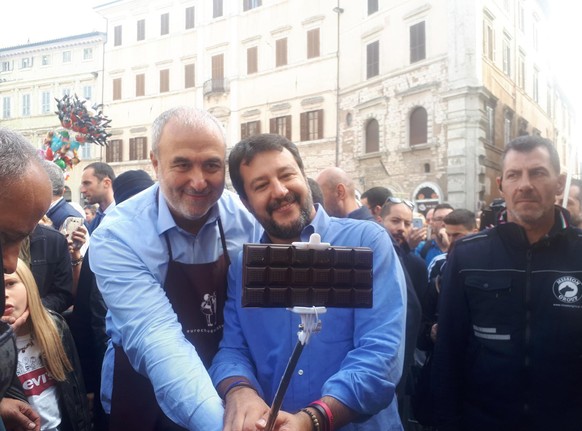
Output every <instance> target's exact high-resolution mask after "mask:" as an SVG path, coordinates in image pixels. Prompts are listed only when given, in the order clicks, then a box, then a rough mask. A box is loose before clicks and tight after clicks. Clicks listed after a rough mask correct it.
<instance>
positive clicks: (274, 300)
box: [242, 244, 373, 308]
mask: <svg viewBox="0 0 582 431" xmlns="http://www.w3.org/2000/svg"><path fill="white" fill-rule="evenodd" d="M372 265H373V256H372V250H371V249H370V248H367V247H332V246H330V247H328V248H326V249H323V250H314V249H310V248H297V247H295V246H293V245H281V244H245V245H244V246H243V286H242V287H243V292H242V306H243V307H295V306H303V307H311V306H323V307H347V308H371V307H372V269H373V267H372Z"/></svg>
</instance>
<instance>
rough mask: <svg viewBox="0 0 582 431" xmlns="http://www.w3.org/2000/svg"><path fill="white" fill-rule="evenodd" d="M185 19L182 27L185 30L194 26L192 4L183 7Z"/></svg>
mask: <svg viewBox="0 0 582 431" xmlns="http://www.w3.org/2000/svg"><path fill="white" fill-rule="evenodd" d="M185 20H186V23H185V25H184V28H185V29H186V30H188V29H191V28H194V6H190V7H187V8H186V9H185Z"/></svg>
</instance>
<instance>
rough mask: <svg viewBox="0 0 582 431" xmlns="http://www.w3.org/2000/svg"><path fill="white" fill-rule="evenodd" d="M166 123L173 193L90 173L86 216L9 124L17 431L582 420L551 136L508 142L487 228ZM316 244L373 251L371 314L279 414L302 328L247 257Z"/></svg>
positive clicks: (344, 319)
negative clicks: (254, 247)
mask: <svg viewBox="0 0 582 431" xmlns="http://www.w3.org/2000/svg"><path fill="white" fill-rule="evenodd" d="M152 130H153V132H152V134H153V136H152V151H151V162H152V167H153V170H154V171H155V174H156V179H157V181H154V180H153V179H152V178H151V177H150V176H149V175H148V174H147V173H146V172H145V171H143V170H133V171H127V172H124V173H122V174H120V175H118V176H116V175H115V173H114V171H113V169H112V168H111V166H109V165H108V164H107V163H102V162H95V163H91V164H89V165H88V166H86V167H85V168H84V170H83V173H82V184H81V192H82V193H83V196H84V198H85V200H86V201H87V204H88V205H87V206H85V208H82V210H83V212H84V214H83V213H81V212H80V211H79V209H77V208H75V207H73V206H71V205H70V204H69V203H68V202H66V200H65V199H64V196H63V194H64V185H65V184H64V178H63V175H62V172H59V169H60V168H58V167H57V168H56V169H55V167H56V165H54V164H52V163H47V162H46V161H41V160H40V159H39V158H38V157H37V155H36V151H35V149H34V147H33V146H32V145H31V144H30V143H28V142H27V141H26V140H25V139H24V138H23V137H22V136H21V135H19V134H17V133H15V132H12V131H10V130H7V129H0V181H1V182H2V191H0V203H1V204H0V206H1V207H2V211H0V245H1V247H2V260H3V269H4V277H3V280H2V283H1V284H2V290H3V292H4V293H3V294H2V298H3V299H2V301H3V302H2V304H1V305H2V309H3V310H4V313H3V316H2V321H1V322H0V325H1V326H0V329H1V333H0V354H2V355H3V356H2V364H0V365H2V370H4V371H3V373H0V377H1V378H2V381H1V382H0V383H1V384H0V390H1V391H2V393H0V397H2V398H1V401H0V418H1V421H0V430H4V429H6V430H8V431H11V430H35V431H37V430H59V431H90V430H95V431H102V430H111V431H121V430H124V431H126V430H130V431H131V430H136V431H137V430H139V431H143V430H147V431H149V430H151V431H171V430H204V431H213V430H216V431H219V430H226V431H239V430H270V429H271V427H272V429H275V430H280V431H285V430H305V431H311V430H314V431H332V430H341V431H351V430H370V431H378V430H382V431H384V430H388V431H389V430H410V431H420V430H434V429H436V430H444V431H448V430H459V431H460V430H502V431H504V430H508V431H509V430H512V431H514V430H518V431H521V430H524V431H525V430H528V431H529V430H533V431H537V430H547V429H559V430H566V431H567V430H578V429H579V428H580V423H582V421H581V419H582V410H581V409H580V408H579V406H580V405H581V401H582V362H581V361H580V358H581V357H582V341H581V340H582V337H581V335H582V334H581V333H580V332H582V261H581V260H580V255H579V254H578V252H582V230H580V227H582V210H581V209H582V205H581V201H582V183H581V182H579V181H578V180H573V181H572V182H571V183H569V187H570V189H569V190H568V191H567V193H566V198H564V192H565V188H566V180H565V177H564V175H562V173H561V169H560V161H559V158H558V154H557V152H556V149H555V147H554V145H553V144H552V143H551V142H550V141H549V140H547V139H544V138H541V137H538V136H522V137H519V138H517V139H515V140H513V141H511V142H510V143H509V144H508V145H507V146H506V148H505V150H504V152H503V155H502V172H501V175H500V177H499V179H498V187H499V192H500V195H501V197H502V201H501V202H495V203H494V204H495V205H492V206H491V208H488V209H486V210H485V211H484V212H483V213H481V214H479V215H476V214H475V213H473V212H472V211H470V210H469V209H465V208H454V207H453V206H451V205H449V204H447V203H440V204H438V205H436V206H435V207H434V208H430V209H429V210H427V211H425V212H423V213H420V212H418V208H416V206H415V204H414V202H412V201H409V200H407V199H404V198H401V197H397V196H393V195H392V193H391V192H390V190H388V189H387V188H384V187H373V188H370V189H368V190H366V191H365V192H364V193H362V195H361V196H358V194H357V190H356V186H355V183H354V181H353V180H352V179H351V178H350V177H349V175H348V174H347V173H346V172H345V171H343V170H342V169H340V168H337V167H329V168H326V169H324V170H323V171H321V172H319V173H318V175H317V176H316V177H315V178H307V176H306V174H305V167H304V164H303V160H302V159H301V156H300V154H299V150H298V148H297V146H296V145H295V144H293V143H292V142H290V141H289V140H288V139H286V138H285V137H282V136H279V135H274V134H260V135H255V136H251V137H248V138H246V139H243V140H242V141H240V142H239V143H237V144H236V145H235V146H234V147H233V148H232V149H231V151H230V153H229V154H228V155H227V150H226V148H227V145H226V138H225V135H224V131H223V129H222V126H221V125H220V123H219V122H218V121H217V120H216V118H214V117H213V116H212V115H211V114H209V113H208V112H206V111H203V110H198V109H194V108H189V107H177V108H173V109H170V110H168V111H166V112H164V113H162V114H161V115H160V116H159V117H158V118H156V120H155V121H154V123H153V127H152ZM227 167H228V169H227ZM227 170H228V173H229V175H230V180H231V183H232V186H233V188H234V191H229V190H228V189H227V188H226V172H227ZM562 204H565V206H566V208H563V207H562V206H561V205H562ZM74 221H76V223H77V224H72V223H73V222H74ZM312 234H319V235H320V237H321V241H323V242H324V243H329V244H331V245H332V246H338V247H348V248H361V247H365V248H368V249H371V250H372V253H373V262H372V270H371V276H372V280H373V289H372V299H373V301H372V306H371V307H369V308H357V307H356V308H335V307H329V308H328V309H326V310H325V313H322V314H319V315H318V319H319V320H320V323H321V331H320V332H319V333H317V334H314V336H313V337H310V338H309V343H308V345H307V346H306V348H305V349H304V351H303V353H302V354H301V356H299V357H297V358H296V364H294V366H295V367H294V369H293V374H292V376H291V379H290V381H289V386H288V388H287V389H286V392H285V394H284V397H283V399H282V404H281V406H280V410H279V411H278V414H277V415H276V417H275V416H273V417H270V413H271V406H272V404H273V402H274V399H275V397H276V394H277V392H278V389H279V387H280V382H281V379H282V377H283V375H284V374H285V370H286V366H287V363H288V361H289V358H290V357H291V356H292V355H293V354H294V347H295V344H296V339H297V335H296V331H297V327H298V325H299V323H300V322H301V321H300V317H299V316H298V315H297V314H295V313H292V312H290V311H289V310H286V309H284V308H261V307H252V308H249V307H243V305H242V304H243V302H242V297H243V291H244V288H245V281H244V279H245V258H246V256H245V254H244V253H243V244H247V243H262V244H281V245H291V244H294V243H297V242H300V243H304V242H308V241H309V240H310V237H311V235H312ZM312 270H313V271H315V270H314V269H312ZM265 271H270V270H269V269H268V267H267V266H266V267H265ZM12 335H13V336H14V337H12ZM11 343H15V347H14V348H12V349H11Z"/></svg>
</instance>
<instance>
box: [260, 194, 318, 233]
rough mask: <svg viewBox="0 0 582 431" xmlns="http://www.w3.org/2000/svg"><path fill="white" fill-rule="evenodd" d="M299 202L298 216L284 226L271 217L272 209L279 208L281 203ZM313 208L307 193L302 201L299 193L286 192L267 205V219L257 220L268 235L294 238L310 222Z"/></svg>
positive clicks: (311, 200)
mask: <svg viewBox="0 0 582 431" xmlns="http://www.w3.org/2000/svg"><path fill="white" fill-rule="evenodd" d="M293 202H297V203H299V211H300V212H299V217H297V219H296V220H294V221H293V222H291V224H288V225H286V226H282V225H280V224H278V223H277V222H276V221H275V220H274V219H273V211H275V210H276V209H277V208H279V207H280V206H281V205H282V204H287V203H293ZM312 209H313V199H312V198H311V195H310V194H309V193H307V194H306V198H305V200H304V201H303V202H302V201H301V199H300V197H299V195H297V194H296V193H293V192H289V193H287V195H286V196H285V197H284V198H283V199H278V200H277V201H275V202H272V203H270V204H269V205H268V207H267V212H268V213H269V215H270V216H271V218H269V219H268V220H259V221H260V223H261V224H262V225H263V228H264V229H265V231H266V232H267V234H268V235H269V236H270V237H273V238H279V239H295V238H297V237H299V236H300V235H301V231H302V230H303V228H304V227H305V226H307V225H308V224H309V223H310V222H311V210H312Z"/></svg>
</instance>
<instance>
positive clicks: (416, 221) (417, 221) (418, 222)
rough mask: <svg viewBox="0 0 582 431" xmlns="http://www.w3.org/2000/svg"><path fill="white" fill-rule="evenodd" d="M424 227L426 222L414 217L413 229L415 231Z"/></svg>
mask: <svg viewBox="0 0 582 431" xmlns="http://www.w3.org/2000/svg"><path fill="white" fill-rule="evenodd" d="M423 226H424V221H423V220H422V219H421V218H420V217H414V218H413V219H412V227H413V228H415V229H420V228H422V227H423Z"/></svg>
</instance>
